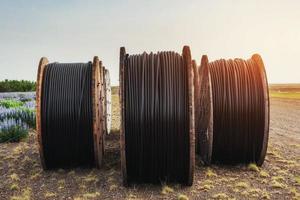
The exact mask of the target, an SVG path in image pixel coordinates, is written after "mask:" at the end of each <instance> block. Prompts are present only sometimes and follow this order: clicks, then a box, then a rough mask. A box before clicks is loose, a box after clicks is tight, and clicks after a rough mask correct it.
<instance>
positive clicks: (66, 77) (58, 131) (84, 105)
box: [41, 62, 95, 168]
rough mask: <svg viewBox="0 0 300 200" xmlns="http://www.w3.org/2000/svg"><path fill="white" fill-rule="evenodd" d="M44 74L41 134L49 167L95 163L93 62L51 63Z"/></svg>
mask: <svg viewBox="0 0 300 200" xmlns="http://www.w3.org/2000/svg"><path fill="white" fill-rule="evenodd" d="M43 77H44V78H43V82H42V92H41V132H42V134H41V135H42V144H43V145H42V147H43V154H44V160H45V165H46V167H47V168H57V167H75V166H92V165H93V164H94V161H95V158H94V144H93V107H92V63H90V62H89V63H72V64H70V63H66V64H62V63H51V64H48V65H46V67H45V70H44V74H43Z"/></svg>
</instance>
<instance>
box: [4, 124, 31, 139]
mask: <svg viewBox="0 0 300 200" xmlns="http://www.w3.org/2000/svg"><path fill="white" fill-rule="evenodd" d="M27 135H28V126H27V124H25V123H23V122H22V121H21V120H15V119H5V120H3V121H0V143H2V142H19V141H20V140H21V139H22V138H25V137H26V136H27Z"/></svg>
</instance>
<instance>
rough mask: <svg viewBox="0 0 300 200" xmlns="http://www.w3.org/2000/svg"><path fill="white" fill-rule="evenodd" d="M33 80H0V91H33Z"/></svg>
mask: <svg viewBox="0 0 300 200" xmlns="http://www.w3.org/2000/svg"><path fill="white" fill-rule="evenodd" d="M35 88H36V86H35V82H34V81H25V80H21V81H17V80H7V79H6V80H4V81H0V92H29V91H35Z"/></svg>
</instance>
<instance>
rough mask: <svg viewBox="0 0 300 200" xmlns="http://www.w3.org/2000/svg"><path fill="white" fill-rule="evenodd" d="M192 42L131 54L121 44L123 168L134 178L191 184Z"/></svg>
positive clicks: (127, 178)
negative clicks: (178, 48) (180, 47)
mask: <svg viewBox="0 0 300 200" xmlns="http://www.w3.org/2000/svg"><path fill="white" fill-rule="evenodd" d="M193 102H194V99H193V69H192V61H191V53H190V49H189V47H187V46H185V47H184V48H183V53H182V55H180V54H178V53H175V52H158V53H150V54H148V53H143V54H137V55H128V54H126V52H125V48H124V47H122V48H121V49H120V107H121V128H120V134H121V135H120V144H121V168H122V175H123V182H124V184H125V185H127V184H129V183H132V182H144V183H160V182H162V181H167V182H179V183H182V184H185V185H191V184H192V182H193V170H194V163H195V149H194V145H195V144H194V139H195V138H194V111H193V109H194V106H193Z"/></svg>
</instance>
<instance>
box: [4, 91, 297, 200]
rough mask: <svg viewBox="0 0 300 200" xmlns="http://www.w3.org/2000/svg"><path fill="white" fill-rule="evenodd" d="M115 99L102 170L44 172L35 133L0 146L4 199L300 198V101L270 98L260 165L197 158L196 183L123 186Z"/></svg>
mask: <svg viewBox="0 0 300 200" xmlns="http://www.w3.org/2000/svg"><path fill="white" fill-rule="evenodd" d="M114 91H115V92H114V94H113V95H112V101H113V110H112V112H113V116H112V134H110V135H109V136H107V138H106V144H105V157H104V165H103V167H102V168H101V169H82V168H76V169H59V170H50V171H43V170H42V168H41V165H40V160H39V153H38V146H37V142H36V135H35V134H36V133H35V132H34V131H32V132H31V133H30V135H29V137H28V138H27V139H25V140H23V141H22V142H19V143H3V144H0V199H1V200H2V199H3V200H6V199H12V200H21V199H25V200H26V199H70V200H72V199H74V200H82V199H181V200H187V199H300V123H299V122H300V121H299V116H300V101H298V100H296V99H285V98H271V120H270V139H269V146H268V152H267V157H266V160H265V162H264V164H263V166H262V167H257V166H256V165H237V166H223V165H212V166H209V167H207V166H203V165H202V164H201V163H200V161H199V158H198V157H197V158H196V167H195V174H194V184H193V186H192V187H183V186H181V185H179V184H168V183H161V184H159V185H149V184H137V185H132V186H131V187H128V188H126V187H123V186H122V177H121V172H120V153H119V123H120V122H119V120H120V118H119V117H120V112H119V106H118V105H119V98H118V95H117V94H116V93H117V89H115V90H114Z"/></svg>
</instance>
